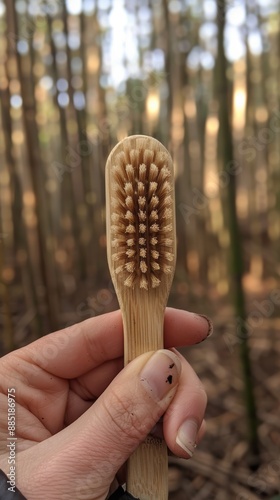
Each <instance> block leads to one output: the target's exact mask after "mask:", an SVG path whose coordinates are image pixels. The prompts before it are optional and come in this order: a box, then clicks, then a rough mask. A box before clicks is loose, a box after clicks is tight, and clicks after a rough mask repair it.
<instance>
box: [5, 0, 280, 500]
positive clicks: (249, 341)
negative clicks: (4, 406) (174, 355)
mask: <svg viewBox="0 0 280 500" xmlns="http://www.w3.org/2000/svg"><path fill="white" fill-rule="evenodd" d="M0 96H1V108H0V328H1V337H0V342H1V344H0V351H1V354H4V353H6V352H8V351H10V350H12V349H14V348H17V347H20V346H22V345H25V344H26V343H29V342H31V341H33V340H35V339H36V338H38V337H39V336H41V335H44V334H46V333H48V332H50V331H53V330H55V329H59V328H64V327H66V326H69V325H70V324H73V323H76V322H78V321H81V320H83V319H86V318H89V317H93V316H96V315H97V314H102V313H104V312H106V311H109V310H113V309H116V308H117V301H116V297H115V294H114V290H113V287H112V283H111V280H110V276H109V272H108V267H107V260H106V237H105V206H104V201H105V195H104V166H105V163H106V159H107V156H108V154H109V152H110V150H111V148H112V147H113V146H114V145H115V144H116V143H117V142H118V141H119V140H120V139H122V138H124V137H125V136H127V135H131V134H138V133H140V134H141V133H143V134H147V135H153V136H154V137H156V138H157V139H159V140H160V141H161V142H162V143H163V144H164V145H165V146H166V147H167V148H168V149H169V151H170V153H171V155H172V156H173V158H174V165H175V172H176V210H177V235H178V258H177V268H176V274H175V279H174V285H173V288H172V293H171V296H170V301H169V303H170V305H172V306H175V307H180V308H184V309H190V310H193V311H196V312H201V313H206V314H208V315H209V316H210V317H212V319H213V321H214V327H215V334H214V336H213V337H211V338H210V339H209V340H207V341H206V342H205V343H204V344H202V345H201V346H194V347H192V348H188V349H187V350H186V349H183V351H182V352H183V353H184V354H185V355H186V357H187V359H188V360H190V362H192V364H193V366H194V368H195V369H196V371H197V372H198V374H199V376H200V378H201V379H202V381H203V383H204V384H205V386H206V390H207V393H208V396H209V405H208V409H207V422H208V432H207V435H206V437H205V439H204V441H203V443H201V445H200V446H199V447H198V450H197V451H196V454H195V456H194V457H193V459H192V460H190V461H188V462H187V463H185V462H184V461H182V460H178V459H176V458H171V459H170V498H171V499H177V500H180V499H182V500H183V499H184V500H185V499H193V500H194V499H195V500H203V499H206V500H211V499H215V500H227V499H234V500H256V499H259V498H261V499H262V498H268V499H272V498H273V499H276V498H277V499H279V498H280V496H279V492H280V489H279V488H280V485H279V477H280V423H279V422H280V420H279V410H280V394H279V382H280V377H279V369H280V366H279V365H280V363H279V355H280V339H279V334H278V332H279V328H280V318H279V306H280V279H279V276H280V264H279V252H280V244H279V241H280V217H279V213H280V212H279V209H280V1H279V0H258V1H255V0H228V2H225V1H224V0H181V1H179V0H153V1H152V0H143V1H141V0H68V1H66V0H44V1H43V0H5V1H4V0H0Z"/></svg>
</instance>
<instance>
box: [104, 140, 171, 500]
mask: <svg viewBox="0 0 280 500" xmlns="http://www.w3.org/2000/svg"><path fill="white" fill-rule="evenodd" d="M106 223H107V255H108V264H109V268H110V273H111V277H112V280H113V283H114V287H115V290H116V294H117V297H118V300H119V304H120V308H121V311H122V316H123V327H124V360H125V364H127V363H129V362H130V361H131V360H132V359H134V358H135V357H136V356H139V355H140V354H142V353H144V352H147V351H151V350H157V349H161V348H163V319H164V310H165V307H166V303H167V299H168V296H169V292H170V288H171V284H172V280H173V275H174V269H175V261H176V236H175V235H176V229H175V200H174V174H173V164H172V160H171V157H170V154H169V153H168V151H167V150H166V149H165V147H164V146H163V145H162V144H161V143H160V142H159V141H157V140H156V139H154V138H152V137H148V136H144V135H133V136H130V137H127V138H125V139H124V140H122V141H121V142H119V143H118V144H117V145H116V146H115V147H114V149H113V150H112V151H111V153H110V155H109V157H108V160H107V163H106ZM126 484H127V491H128V492H129V493H131V494H132V495H133V496H135V497H136V498H140V500H155V499H156V500H167V498H168V461H167V447H166V444H165V443H164V442H163V441H162V440H161V439H156V438H154V437H151V436H149V437H148V438H147V439H146V440H145V442H144V443H142V444H141V445H140V446H139V447H138V448H137V450H136V451H135V452H134V454H133V455H132V457H130V459H129V460H128V466H127V483H126Z"/></svg>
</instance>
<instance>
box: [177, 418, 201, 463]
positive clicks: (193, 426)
mask: <svg viewBox="0 0 280 500" xmlns="http://www.w3.org/2000/svg"><path fill="white" fill-rule="evenodd" d="M197 431H198V426H197V423H196V421H195V420H192V419H188V420H185V422H183V424H182V425H181V427H179V430H178V434H177V437H176V443H177V444H178V445H179V446H180V447H181V448H182V449H183V450H184V451H185V452H186V453H187V454H188V455H190V457H192V456H193V454H194V450H195V448H196V443H195V442H196V437H197Z"/></svg>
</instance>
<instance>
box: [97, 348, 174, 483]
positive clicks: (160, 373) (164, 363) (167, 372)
mask: <svg viewBox="0 0 280 500" xmlns="http://www.w3.org/2000/svg"><path fill="white" fill-rule="evenodd" d="M180 372H181V363H180V360H179V358H178V357H177V356H176V354H174V353H173V352H171V351H168V350H160V351H157V352H155V353H147V354H144V355H142V356H139V357H138V358H137V359H135V360H133V361H131V363H129V365H128V366H127V367H126V368H124V369H123V370H122V371H121V372H120V373H119V375H118V376H117V377H116V378H115V379H114V380H113V382H112V383H111V384H110V386H109V387H108V388H107V389H106V391H105V392H104V393H103V394H102V396H101V397H100V398H99V399H98V400H97V402H96V403H95V405H94V407H93V408H92V413H93V415H92V417H93V419H92V423H91V425H92V426H93V428H94V431H93V432H94V435H95V436H96V439H95V443H94V444H95V447H96V450H97V449H98V452H97V455H98V461H99V463H100V462H101V461H102V460H103V459H104V460H105V461H106V462H107V464H108V457H109V456H110V466H109V469H111V470H110V472H111V474H112V475H113V476H114V475H115V474H116V472H117V471H118V469H119V468H120V467H121V466H122V465H123V463H124V462H125V461H126V460H127V458H128V457H129V456H130V455H131V454H132V453H133V451H134V450H135V449H136V448H137V446H138V445H139V444H140V443H141V442H142V441H143V440H144V439H145V437H146V436H147V435H148V434H149V432H150V431H151V430H152V429H153V427H154V426H155V424H156V423H157V422H158V420H159V419H160V417H161V416H162V415H163V413H164V412H165V411H166V409H167V407H168V406H169V404H170V402H171V400H172V398H173V396H174V394H175V392H176V389H177V386H178V382H179V377H180ZM91 432H92V430H91ZM92 454H93V456H94V452H93V453H92ZM107 472H109V471H108V467H107Z"/></svg>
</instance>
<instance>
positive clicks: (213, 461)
mask: <svg viewBox="0 0 280 500" xmlns="http://www.w3.org/2000/svg"><path fill="white" fill-rule="evenodd" d="M246 285H247V297H248V299H247V300H248V303H247V308H248V312H249V313H250V316H249V323H248V324H249V327H250V328H249V333H250V348H251V359H252V362H253V363H252V366H253V378H254V384H255V395H256V401H257V410H258V418H259V440H260V464H259V467H258V468H257V469H256V470H252V468H250V466H249V460H250V459H249V457H250V453H249V450H248V441H247V439H246V437H247V428H248V427H247V423H246V413H245V409H244V404H243V396H242V394H243V392H242V390H243V382H242V370H241V367H240V357H239V347H240V342H242V338H241V337H242V325H241V324H240V325H239V326H240V327H239V329H238V330H239V331H237V329H236V327H234V317H233V312H232V310H231V308H230V307H229V306H228V305H226V304H223V303H221V300H215V296H212V297H211V293H210V299H209V300H208V308H209V310H206V311H203V307H202V308H201V306H200V308H198V305H197V306H196V305H195V308H197V310H198V311H199V312H205V313H206V314H209V316H210V317H211V318H212V320H213V322H214V334H213V336H212V337H210V338H209V339H207V341H206V342H203V343H201V344H199V345H196V346H193V347H191V348H190V347H188V348H185V349H182V350H181V352H182V353H183V354H184V355H185V357H186V358H187V359H188V361H189V362H190V363H191V364H192V366H193V367H194V369H195V370H196V372H197V373H198V375H199V377H200V379H201V380H202V382H203V384H204V386H205V388H206V391H207V395H208V406H207V411H206V422H207V430H206V434H205V437H204V439H203V440H202V442H201V443H200V444H199V446H198V447H197V449H196V451H195V453H194V456H193V458H192V459H190V460H187V461H185V460H181V459H177V458H174V457H172V458H170V469H169V474H170V475H169V489H170V496H169V498H170V500H258V499H273V500H276V499H277V500H280V418H279V413H280V361H279V360H280V336H279V330H280V318H279V301H278V305H276V304H275V303H274V302H273V300H272V298H275V295H273V293H276V294H277V293H278V299H279V298H280V286H279V285H278V287H275V283H271V281H268V282H267V283H263V282H262V283H260V282H258V283H257V282H254V281H252V280H250V279H248V280H247V283H246ZM271 285H272V286H271ZM271 290H274V292H272V294H271ZM277 290H278V291H277ZM208 297H209V295H208ZM186 300H187V298H186ZM202 303H204V301H202ZM213 304H216V306H215V307H214V310H213ZM179 306H183V303H182V304H179ZM201 309H202V310H201ZM215 309H216V310H215ZM277 316H278V318H277ZM237 323H238V322H237ZM240 333H241V335H240ZM238 334H239V336H238Z"/></svg>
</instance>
